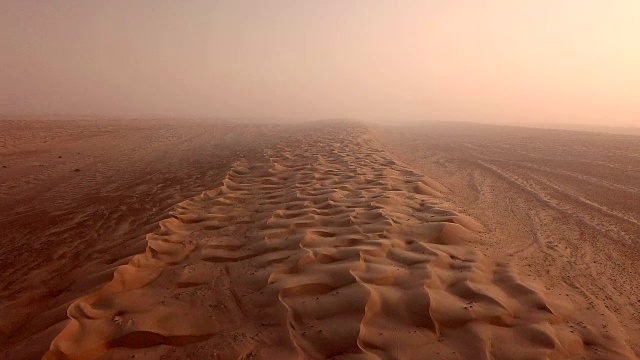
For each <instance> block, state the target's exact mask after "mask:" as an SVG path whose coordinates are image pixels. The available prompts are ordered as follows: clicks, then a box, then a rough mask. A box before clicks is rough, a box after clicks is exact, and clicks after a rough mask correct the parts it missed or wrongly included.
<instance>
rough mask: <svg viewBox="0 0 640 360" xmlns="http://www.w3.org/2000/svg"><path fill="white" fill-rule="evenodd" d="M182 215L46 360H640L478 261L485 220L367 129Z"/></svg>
mask: <svg viewBox="0 0 640 360" xmlns="http://www.w3.org/2000/svg"><path fill="white" fill-rule="evenodd" d="M265 155H266V157H265V161H264V162H261V163H255V164H249V163H247V162H246V161H240V162H238V163H236V164H235V165H234V166H233V167H232V168H231V169H230V171H229V173H228V174H227V177H226V178H225V180H224V181H223V185H222V186H220V187H219V188H217V189H215V190H211V191H206V192H204V193H202V194H201V195H199V196H197V197H195V198H192V199H189V200H186V201H184V202H182V203H181V204H180V205H179V206H178V207H177V209H176V210H175V211H174V212H172V213H171V216H172V217H171V218H170V219H167V220H164V221H162V222H161V223H160V226H161V229H160V230H159V231H157V232H156V233H153V234H149V235H148V236H147V241H148V245H147V249H146V252H145V253H143V254H140V255H137V256H136V257H134V258H133V259H132V260H131V262H130V263H129V264H127V265H125V266H122V267H120V268H118V269H117V270H116V272H115V274H114V279H113V280H112V281H111V282H110V283H109V284H108V285H106V286H105V287H104V288H102V289H101V290H99V291H98V292H96V293H94V294H91V295H89V296H86V297H83V298H81V299H78V300H77V301H76V302H74V303H73V305H72V306H71V307H70V308H69V310H68V314H69V317H70V318H71V321H70V323H69V325H68V326H67V327H66V328H65V329H64V330H63V331H62V332H61V333H60V334H59V335H58V337H57V338H56V339H55V340H54V341H53V343H52V345H51V349H50V351H49V352H48V353H47V355H45V358H47V359H56V358H92V357H98V356H104V357H105V358H118V357H120V356H123V355H124V354H130V353H133V354H135V355H137V356H138V357H142V358H145V357H146V358H157V357H160V356H164V357H165V358H215V359H242V358H256V359H288V358H298V359H423V358H425V356H427V357H437V358H442V359H512V358H527V359H547V358H570V359H574V358H575V359H583V358H587V359H595V358H598V359H601V358H611V359H614V358H615V359H625V358H628V359H632V358H634V357H633V354H632V352H631V350H630V349H629V347H628V346H627V345H626V344H625V343H624V338H625V337H624V334H621V333H619V330H618V327H617V325H616V324H607V326H604V327H603V326H602V322H603V318H601V317H595V316H594V317H590V319H591V320H585V319H586V317H584V314H579V313H577V312H575V311H574V310H573V309H571V306H570V304H566V303H563V302H562V301H561V300H560V299H556V298H554V297H553V296H551V295H549V294H546V293H545V291H544V290H543V287H542V286H539V285H537V284H534V283H531V282H529V281H527V280H524V279H521V278H520V277H519V275H518V273H517V272H516V271H515V270H514V269H512V268H511V267H510V266H508V264H506V263H503V262H497V261H494V260H492V259H490V258H487V257H485V256H483V255H482V254H481V253H479V252H478V251H476V250H474V249H473V248H472V247H471V246H470V245H469V243H470V242H473V241H477V240H478V238H477V237H476V234H475V232H474V231H475V230H476V229H478V228H479V227H478V225H477V224H475V223H474V221H473V220H471V219H468V218H466V217H464V216H461V215H459V214H457V213H455V212H453V211H452V210H450V209H449V208H448V207H447V204H446V202H445V201H444V200H443V199H442V198H441V195H440V194H439V192H438V191H437V190H436V189H435V188H434V187H432V186H429V185H427V184H433V182H432V181H431V180H430V179H428V178H425V177H424V176H423V175H421V174H419V173H417V172H415V171H413V170H412V169H410V168H408V167H407V166H405V165H403V164H400V163H399V162H397V161H395V160H394V159H393V158H392V157H391V156H390V155H388V154H387V153H386V152H385V151H384V150H383V149H381V148H380V147H379V146H377V145H375V143H374V142H373V141H370V140H369V139H368V138H367V136H366V135H365V132H364V130H363V129H362V128H360V127H358V126H355V125H332V126H328V125H327V126H324V127H318V128H314V129H310V130H309V131H308V133H306V134H302V135H301V136H300V137H299V138H294V139H291V140H290V141H288V142H285V143H283V144H282V145H280V146H276V147H273V148H271V149H270V150H269V151H268V152H267V153H266V154H265Z"/></svg>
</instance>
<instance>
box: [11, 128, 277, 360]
mask: <svg viewBox="0 0 640 360" xmlns="http://www.w3.org/2000/svg"><path fill="white" fill-rule="evenodd" d="M272 127H273V126H272V125H269V124H262V125H242V124H230V123H223V122H204V121H186V120H182V121H170V120H157V121H151V120H148V121H143V120H131V121H117V120H56V121H54V120H0V209H2V210H3V216H2V217H1V218H0V247H1V248H2V251H1V252H0V268H2V275H1V276H0V358H3V359H4V358H9V359H36V358H37V359H39V358H41V357H42V355H43V354H44V353H45V352H46V350H47V349H48V348H49V345H50V343H51V340H53V338H54V337H55V336H56V335H57V333H59V332H60V330H62V328H63V327H64V325H65V323H66V321H68V317H67V314H66V310H67V308H68V307H69V305H70V304H71V303H72V302H73V301H74V300H75V299H77V298H78V297H80V296H83V295H86V294H87V293H90V292H94V291H96V290H97V289H99V288H100V287H101V286H102V285H104V284H105V283H106V282H108V281H110V280H111V278H112V276H113V270H114V269H115V268H116V267H117V266H120V265H123V264H126V263H128V262H129V260H130V257H132V256H133V255H136V254H139V253H141V252H143V251H144V249H145V247H146V243H145V242H144V237H145V235H146V234H147V233H149V232H152V231H154V230H155V229H156V228H157V227H158V221H160V220H162V219H164V218H166V217H168V216H169V214H168V212H169V211H170V210H171V209H172V208H173V206H175V204H176V203H178V202H180V201H183V200H184V199H186V198H189V197H192V196H195V195H197V194H199V193H201V192H202V191H204V190H206V189H213V188H215V187H217V186H218V185H219V184H220V181H221V180H222V179H223V178H224V176H225V174H226V172H227V170H228V169H229V166H231V164H233V163H234V162H235V161H236V160H238V159H240V158H241V156H243V155H244V156H246V157H247V158H250V157H251V154H252V153H261V152H262V151H263V149H264V144H266V143H269V142H270V141H277V139H278V136H279V135H278V134H279V132H278V131H274V129H272ZM75 169H78V170H79V171H74V170H75Z"/></svg>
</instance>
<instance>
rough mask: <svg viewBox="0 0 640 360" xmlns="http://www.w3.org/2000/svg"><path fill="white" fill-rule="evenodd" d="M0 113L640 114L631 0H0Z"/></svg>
mask: <svg viewBox="0 0 640 360" xmlns="http://www.w3.org/2000/svg"><path fill="white" fill-rule="evenodd" d="M0 113H4V114H44V113H48V114H94V115H116V116H214V117H229V116H231V117H245V116H248V117H286V118H305V119H308V118H335V117H340V118H344V117H348V118H363V119H366V118H371V119H414V120H418V119H440V120H475V121H496V122H503V121H511V122H533V121H540V122H546V123H549V122H560V123H591V124H598V123H599V124H607V125H640V0H601V1H598V0H531V1H529V0H466V1H463V0H437V1H436V0H433V1H428V0H422V1H418V0H414V1H409V0H407V1H399V0H394V1H383V0H380V1H376V0H362V1H347V0H335V1H332V0H325V1H302V0H290V1H280V0H252V1H244V0H229V1H213V0H212V1H204V0H189V1H178V0H175V1H164V0H153V1H151V0H148V1H131V0H127V1H125V0H122V1H115V0H114V1H105V0H76V1H55V0H47V1H42V0H14V1H8V0H0Z"/></svg>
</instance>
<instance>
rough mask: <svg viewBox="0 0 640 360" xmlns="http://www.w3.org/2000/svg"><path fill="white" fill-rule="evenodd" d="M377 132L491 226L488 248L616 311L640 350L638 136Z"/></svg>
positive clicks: (433, 129) (465, 127)
mask: <svg viewBox="0 0 640 360" xmlns="http://www.w3.org/2000/svg"><path fill="white" fill-rule="evenodd" d="M374 132H375V134H376V135H377V136H379V138H380V139H381V140H383V142H384V144H385V146H386V147H387V148H388V149H390V150H391V151H392V152H393V153H394V154H395V155H397V156H399V157H400V158H401V159H402V160H404V161H406V162H407V163H409V164H411V165H412V166H413V167H414V168H416V169H418V170H420V171H422V172H425V173H427V174H429V175H430V176H432V177H433V178H435V179H437V180H438V181H440V182H442V183H443V184H446V186H447V187H448V188H449V189H450V191H449V192H448V198H450V199H451V200H452V202H454V203H455V204H456V205H458V206H459V207H461V208H462V209H464V211H465V212H466V213H467V214H470V215H472V216H473V217H474V218H475V219H477V220H479V221H480V222H481V223H482V224H483V225H484V226H485V227H487V228H488V230H489V231H488V232H486V233H484V234H482V242H481V243H480V249H481V251H482V252H483V253H484V254H487V255H491V256H492V257H494V258H499V259H508V261H509V262H510V263H511V264H513V265H515V266H518V267H519V268H520V269H522V270H523V271H524V272H526V273H529V274H532V275H534V276H535V277H537V278H540V279H544V280H545V282H546V283H547V284H548V285H550V286H553V287H554V288H555V289H556V290H559V292H566V293H567V295H568V296H569V298H570V299H571V301H572V302H573V303H575V304H582V305H580V306H581V307H586V308H587V309H591V310H592V311H595V312H596V313H602V314H606V315H611V316H614V317H615V318H617V321H619V322H620V323H621V324H622V326H623V328H624V331H625V332H626V333H627V335H628V336H629V341H628V342H629V344H630V345H631V346H632V347H633V349H634V351H635V353H636V356H637V355H638V354H640V266H639V265H638V264H640V136H625V135H613V134H603V133H589V132H575V131H561V130H545V129H527V128H517V127H505V126H490V125H480V124H471V123H459V124H455V123H453V124H452V123H430V124H426V125H418V126H403V127H399V126H395V127H378V128H376V130H375V131H374Z"/></svg>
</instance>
